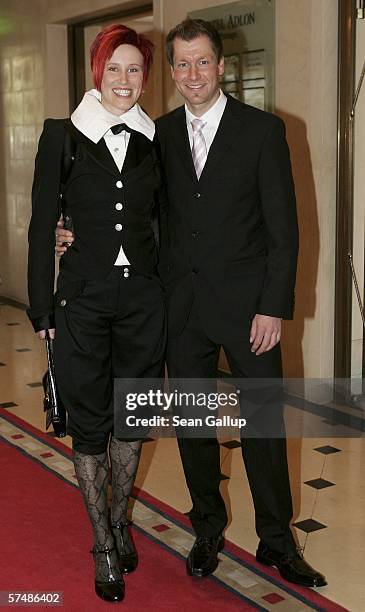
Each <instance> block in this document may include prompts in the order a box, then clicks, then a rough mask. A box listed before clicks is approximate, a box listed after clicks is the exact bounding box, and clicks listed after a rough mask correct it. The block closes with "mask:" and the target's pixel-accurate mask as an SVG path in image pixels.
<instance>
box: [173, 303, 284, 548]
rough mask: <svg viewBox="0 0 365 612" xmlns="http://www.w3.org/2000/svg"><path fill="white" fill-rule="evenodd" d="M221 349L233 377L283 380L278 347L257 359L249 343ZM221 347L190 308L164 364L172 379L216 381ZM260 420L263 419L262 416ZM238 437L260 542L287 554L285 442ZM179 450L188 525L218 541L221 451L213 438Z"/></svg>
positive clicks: (222, 521) (222, 516)
mask: <svg viewBox="0 0 365 612" xmlns="http://www.w3.org/2000/svg"><path fill="white" fill-rule="evenodd" d="M222 345H223V348H224V351H225V354H226V357H227V360H228V363H229V366H230V369H231V372H232V375H233V377H234V378H246V379H247V378H250V379H257V378H268V379H269V378H270V379H273V378H278V379H281V377H282V365H281V352H280V346H279V345H277V346H275V347H274V348H273V349H272V350H271V351H269V352H267V353H264V354H262V355H260V356H256V355H255V354H254V353H252V352H251V345H250V343H249V338H247V342H246V341H245V342H244V341H241V340H239V341H229V342H228V343H226V344H225V343H223V344H222ZM220 347H221V345H220V344H217V343H215V342H213V341H212V340H210V339H209V338H208V337H207V335H206V333H205V332H204V329H203V325H202V323H201V320H200V319H199V314H198V312H197V308H196V303H194V304H193V306H192V310H191V312H190V315H189V319H188V321H187V324H186V326H185V328H184V330H183V332H182V333H181V334H180V335H179V336H177V337H175V338H170V339H168V348H167V365H168V371H169V376H170V377H173V378H212V377H216V376H217V366H218V358H219V351H220ZM263 416H264V415H263ZM244 435H245V434H244V432H243V434H242V441H241V448H242V456H243V460H244V464H245V468H246V472H247V476H248V480H249V485H250V489H251V493H252V497H253V502H254V507H255V519H256V531H257V534H258V536H259V538H260V539H261V540H263V541H264V542H265V543H266V544H267V545H268V546H270V547H272V548H273V549H274V550H277V551H279V552H289V551H290V550H292V549H293V548H295V542H294V539H293V536H292V533H291V531H290V528H289V523H290V520H291V518H292V501H291V492H290V484H289V476H288V465H287V455H286V440H285V438H284V437H281V438H276V439H273V438H267V437H256V438H255V437H249V438H246V439H244ZM178 444H179V450H180V454H181V459H182V463H183V467H184V472H185V477H186V481H187V485H188V488H189V491H190V495H191V498H192V502H193V506H192V509H191V511H190V514H189V516H190V520H191V522H192V525H193V528H194V530H195V532H196V533H197V534H198V535H203V536H217V535H218V534H220V533H221V532H222V531H223V529H224V528H225V526H226V524H227V513H226V509H225V504H224V501H223V498H222V496H221V494H220V491H219V485H220V477H221V471H220V447H219V443H218V441H217V439H216V438H205V439H202V438H195V439H194V438H190V439H189V438H178Z"/></svg>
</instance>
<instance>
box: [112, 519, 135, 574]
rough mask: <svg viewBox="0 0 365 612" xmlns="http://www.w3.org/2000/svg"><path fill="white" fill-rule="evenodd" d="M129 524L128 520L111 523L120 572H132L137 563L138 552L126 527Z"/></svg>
mask: <svg viewBox="0 0 365 612" xmlns="http://www.w3.org/2000/svg"><path fill="white" fill-rule="evenodd" d="M130 524H131V523H130V521H125V522H123V523H115V524H112V530H113V534H114V538H115V543H116V546H117V551H118V557H119V567H120V571H121V572H122V574H130V573H131V572H134V570H135V569H136V567H137V565H138V553H137V550H136V547H135V545H134V542H133V540H132V538H131V535H130V533H129V529H128V528H129V525H130Z"/></svg>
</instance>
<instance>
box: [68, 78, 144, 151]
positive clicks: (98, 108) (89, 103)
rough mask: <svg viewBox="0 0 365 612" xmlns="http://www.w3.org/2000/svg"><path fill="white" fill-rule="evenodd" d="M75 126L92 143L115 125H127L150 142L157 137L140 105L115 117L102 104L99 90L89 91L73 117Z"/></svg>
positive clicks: (97, 140)
mask: <svg viewBox="0 0 365 612" xmlns="http://www.w3.org/2000/svg"><path fill="white" fill-rule="evenodd" d="M71 121H72V123H73V125H74V126H75V127H76V128H77V129H78V130H79V131H80V132H82V133H83V134H84V135H85V136H86V137H87V138H89V139H90V140H92V142H95V143H97V142H99V140H101V139H102V138H103V136H104V135H105V134H106V132H107V131H108V130H110V128H111V127H112V126H113V125H118V124H119V123H126V125H127V126H128V127H130V128H131V129H132V130H136V131H137V132H140V133H141V134H144V135H145V136H146V137H147V138H148V139H149V140H151V141H152V140H153V137H154V135H155V124H154V123H153V121H152V119H150V118H149V116H148V115H146V113H145V112H144V111H143V110H142V109H141V107H140V106H139V104H135V105H134V106H132V108H131V109H130V110H129V111H127V112H126V113H123V114H122V115H119V116H118V115H113V114H112V113H110V112H109V111H107V110H106V108H104V106H103V105H102V104H101V93H100V91H98V90H97V89H90V91H87V92H86V93H85V95H84V97H83V99H82V100H81V102H80V104H79V105H78V107H77V108H76V110H75V111H74V112H73V113H72V115H71Z"/></svg>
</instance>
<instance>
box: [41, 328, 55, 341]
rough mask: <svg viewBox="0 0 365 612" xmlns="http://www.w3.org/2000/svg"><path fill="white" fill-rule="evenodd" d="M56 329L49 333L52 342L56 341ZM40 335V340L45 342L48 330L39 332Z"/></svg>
mask: <svg viewBox="0 0 365 612" xmlns="http://www.w3.org/2000/svg"><path fill="white" fill-rule="evenodd" d="M55 331H56V330H55V329H49V330H48V333H49V337H50V338H52V340H54V335H55ZM37 333H38V338H40V339H41V340H44V339H45V337H46V330H45V329H42V330H41V331H39V332H37Z"/></svg>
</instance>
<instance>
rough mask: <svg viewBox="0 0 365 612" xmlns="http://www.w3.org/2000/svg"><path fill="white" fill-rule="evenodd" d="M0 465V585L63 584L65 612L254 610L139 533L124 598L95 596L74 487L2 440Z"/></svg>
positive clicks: (59, 587)
mask: <svg viewBox="0 0 365 612" xmlns="http://www.w3.org/2000/svg"><path fill="white" fill-rule="evenodd" d="M0 469H1V475H2V487H1V488H2V492H1V508H0V520H1V525H2V537H1V555H0V576H1V578H0V580H1V585H0V590H2V591H7V590H10V591H17V592H18V591H19V590H22V591H33V592H34V591H63V609H64V610H67V612H73V611H75V612H94V611H97V610H116V609H118V608H120V609H125V610H131V611H133V612H142V611H143V612H145V610H146V609H149V610H151V611H152V612H160V611H164V610H167V611H169V612H172V611H174V610H178V611H180V612H182V611H185V610H189V612H193V611H195V610H196V611H198V610H199V611H201V612H208V611H209V612H214V611H217V612H218V611H220V612H221V611H223V610H227V611H228V610H229V611H230V612H235V611H236V610H237V611H240V612H243V611H244V610H253V609H257V607H256V606H255V607H251V606H250V605H248V604H247V603H246V602H245V601H243V600H242V599H241V598H239V597H238V596H236V595H234V594H232V593H231V592H229V591H228V590H226V589H225V588H224V587H220V586H219V585H217V584H216V583H215V582H214V581H212V580H209V579H208V580H204V581H200V580H199V579H198V580H192V579H191V578H189V577H188V576H186V575H185V568H184V564H183V563H182V562H181V561H180V560H179V559H177V558H176V557H174V556H173V555H172V554H170V553H169V552H168V551H166V550H165V549H163V548H162V547H161V546H159V545H157V544H155V543H154V542H152V541H151V540H150V539H148V538H147V537H146V536H144V535H142V534H141V533H135V540H136V544H137V548H138V551H139V553H140V558H141V563H140V567H139V568H138V570H137V571H136V572H135V573H134V574H131V575H130V576H127V578H126V598H125V600H124V602H123V603H122V604H106V603H103V602H102V601H101V600H99V599H98V598H97V597H96V595H94V587H93V564H92V556H91V555H90V554H89V553H88V551H89V550H90V548H91V543H92V537H91V530H90V528H89V526H88V522H87V517H86V512H85V510H84V507H83V505H82V501H81V497H80V494H79V492H78V490H77V489H74V488H73V487H72V486H70V485H69V484H66V483H65V482H63V481H62V480H61V479H60V478H58V477H57V476H55V475H54V474H53V473H50V472H48V471H47V470H46V469H44V468H43V467H41V466H40V465H39V464H37V463H35V462H33V461H32V460H31V459H29V458H28V457H27V456H25V455H23V454H22V453H21V452H19V450H17V449H15V448H13V447H11V446H9V445H8V444H5V443H3V442H0ZM35 609H37V610H43V609H44V610H45V609H47V610H48V609H49V607H47V608H46V607H45V606H42V607H39V606H37V607H36V608H35Z"/></svg>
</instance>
